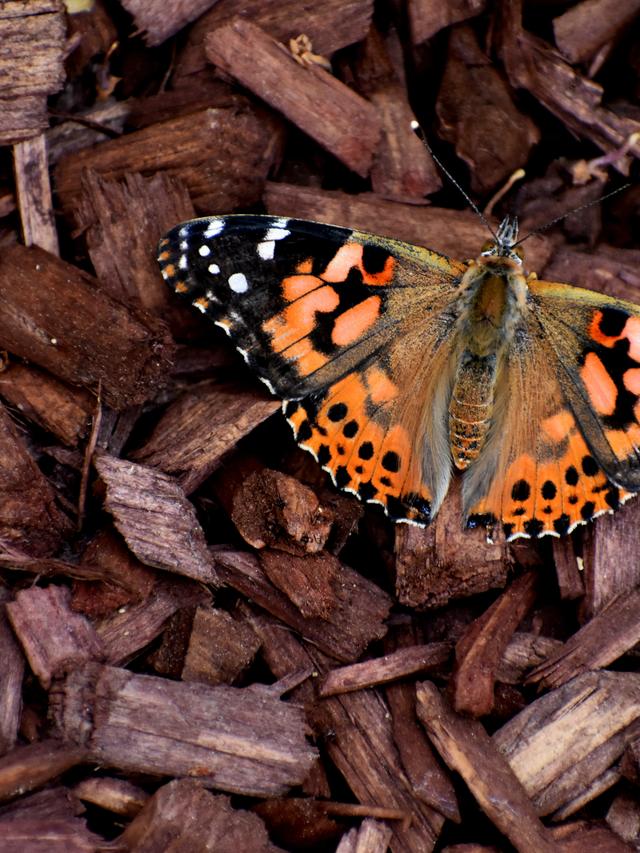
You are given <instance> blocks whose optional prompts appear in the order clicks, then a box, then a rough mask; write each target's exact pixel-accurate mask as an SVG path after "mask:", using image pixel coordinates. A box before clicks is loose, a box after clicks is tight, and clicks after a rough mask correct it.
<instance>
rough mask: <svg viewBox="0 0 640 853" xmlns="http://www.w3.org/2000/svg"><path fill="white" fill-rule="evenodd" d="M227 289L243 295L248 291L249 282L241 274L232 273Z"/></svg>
mask: <svg viewBox="0 0 640 853" xmlns="http://www.w3.org/2000/svg"><path fill="white" fill-rule="evenodd" d="M228 281H229V287H230V288H231V290H233V292H234V293H245V292H246V291H247V290H248V289H249V282H248V281H247V277H246V275H245V274H244V273H243V272H234V273H233V275H230V276H229V279H228Z"/></svg>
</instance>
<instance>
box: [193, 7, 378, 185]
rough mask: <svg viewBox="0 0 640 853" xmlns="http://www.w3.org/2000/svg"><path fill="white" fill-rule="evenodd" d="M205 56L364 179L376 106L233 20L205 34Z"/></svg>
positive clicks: (375, 132)
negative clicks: (301, 63) (300, 62)
mask: <svg viewBox="0 0 640 853" xmlns="http://www.w3.org/2000/svg"><path fill="white" fill-rule="evenodd" d="M205 50H206V54H207V57H208V58H209V60H210V61H211V62H213V63H214V65H216V66H217V67H218V68H220V69H221V70H222V71H225V72H226V73H228V74H231V75H232V76H233V77H234V78H235V79H236V80H238V81H239V82H240V83H242V85H243V86H246V88H248V89H250V90H251V91H252V92H253V93H254V94H256V95H258V97H260V98H262V99H263V100H264V101H266V102H267V103H268V104H270V105H271V106H272V107H274V108H275V109H276V110H278V111H279V112H281V113H283V114H284V115H285V116H286V117H287V118H288V119H289V120H290V121H291V122H292V123H293V124H295V125H296V126H297V127H299V128H300V129H301V130H303V131H304V132H305V133H307V134H309V136H311V137H312V138H313V139H315V141H316V142H318V143H319V144H320V145H322V147H323V148H326V149H327V150H328V151H330V152H331V153H332V154H333V155H334V156H335V157H337V158H338V160H340V161H341V162H343V163H344V164H345V165H346V166H348V167H349V169H352V170H353V171H354V172H356V173H357V174H358V175H361V176H362V177H365V176H366V175H367V174H368V173H369V170H370V168H371V163H372V160H373V155H374V152H375V149H376V145H377V144H378V140H379V138H380V133H381V124H380V118H379V116H378V113H377V110H376V108H375V107H374V106H373V105H372V104H370V103H368V101H366V100H365V99H364V98H361V97H360V96H359V95H357V94H356V93H355V92H354V91H353V90H352V89H349V88H348V87H347V86H345V85H344V84H343V83H341V82H340V81H339V80H336V78H335V77H332V76H331V74H330V73H329V72H328V71H325V70H324V69H323V68H320V67H319V66H318V65H306V66H302V65H300V64H299V63H297V62H296V61H295V59H294V58H293V56H292V55H291V54H290V53H289V52H288V51H287V49H286V48H285V47H284V46H283V45H282V44H280V43H279V42H277V41H275V40H274V39H272V38H271V37H270V36H269V35H268V34H267V33H266V32H265V31H264V30H262V29H261V28H260V27H258V26H256V25H255V24H253V23H251V22H249V21H246V20H244V19H243V18H239V17H238V18H235V19H233V20H232V21H230V22H229V23H228V24H225V25H223V26H221V27H220V28H219V29H217V30H214V31H213V32H211V33H209V35H208V36H207V38H206V40H205Z"/></svg>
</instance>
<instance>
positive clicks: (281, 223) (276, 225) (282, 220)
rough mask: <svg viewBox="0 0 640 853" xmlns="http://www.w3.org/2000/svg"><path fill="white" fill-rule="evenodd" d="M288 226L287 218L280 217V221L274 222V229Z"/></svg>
mask: <svg viewBox="0 0 640 853" xmlns="http://www.w3.org/2000/svg"><path fill="white" fill-rule="evenodd" d="M288 224H289V220H288V219H287V217H286V216H280V217H278V219H274V220H273V227H274V228H286V227H287V225H288Z"/></svg>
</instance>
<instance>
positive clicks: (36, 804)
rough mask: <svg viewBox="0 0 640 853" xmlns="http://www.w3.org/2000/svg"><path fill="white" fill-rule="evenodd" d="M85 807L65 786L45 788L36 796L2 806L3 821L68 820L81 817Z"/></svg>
mask: <svg viewBox="0 0 640 853" xmlns="http://www.w3.org/2000/svg"><path fill="white" fill-rule="evenodd" d="M83 812H84V807H83V805H82V803H81V802H80V800H79V799H78V798H77V797H76V796H75V795H74V794H73V793H72V792H71V791H70V789H69V788H66V787H64V786H63V785H56V786H55V787H50V788H44V789H43V790H42V791H36V792H35V793H34V794H28V795H27V796H22V797H18V798H17V799H15V800H13V801H12V802H9V803H7V804H6V805H4V806H0V817H1V818H2V820H3V821H4V820H6V819H9V820H13V819H14V818H15V819H17V820H22V819H24V818H27V819H31V818H38V819H45V818H46V819H52V818H58V819H61V820H66V819H67V818H69V817H74V816H77V815H81V814H83Z"/></svg>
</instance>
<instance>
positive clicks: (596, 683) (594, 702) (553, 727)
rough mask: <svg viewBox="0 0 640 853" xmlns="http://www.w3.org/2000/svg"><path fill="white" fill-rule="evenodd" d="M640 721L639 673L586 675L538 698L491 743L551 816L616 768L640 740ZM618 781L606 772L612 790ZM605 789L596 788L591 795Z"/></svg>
mask: <svg viewBox="0 0 640 853" xmlns="http://www.w3.org/2000/svg"><path fill="white" fill-rule="evenodd" d="M639 717H640V676H639V675H637V674H636V673H629V672H587V673H584V674H583V675H579V676H578V677H577V678H574V679H572V680H571V681H570V682H569V683H568V684H565V685H563V686H562V687H560V688H558V689H556V690H553V691H552V692H551V693H548V694H546V695H545V696H542V697H541V698H540V699H536V700H535V701H534V702H532V703H531V704H530V705H528V706H527V707H526V708H525V709H524V710H523V711H521V712H520V713H519V714H518V715H517V716H516V717H514V718H513V719H511V720H509V722H508V723H506V724H505V725H504V726H503V727H502V728H501V729H499V730H498V731H497V732H496V733H495V734H494V735H493V740H494V742H495V744H496V746H497V748H498V749H499V750H500V752H501V753H502V754H503V755H504V757H505V758H506V760H507V761H508V762H509V764H510V765H511V768H512V769H513V772H514V773H515V774H516V776H517V777H518V779H519V780H520V782H521V784H522V785H523V786H524V788H525V789H526V791H527V793H528V795H529V796H530V797H531V799H532V800H533V803H534V805H535V807H536V810H537V812H538V814H540V815H547V814H552V813H553V812H556V811H557V810H559V809H561V808H563V807H564V806H565V805H566V804H567V803H569V802H573V801H574V800H576V798H577V797H578V795H579V794H582V793H583V792H584V791H586V790H587V789H589V788H590V787H591V785H592V783H593V782H594V781H595V780H598V779H599V778H600V777H602V776H604V774H605V773H606V772H607V771H609V770H610V769H614V766H615V765H616V762H617V761H618V759H619V758H620V756H621V755H622V753H623V751H624V748H625V746H626V745H627V744H628V743H631V742H632V741H633V740H634V739H635V738H637V736H638V732H639V731H640V721H639V719H638V718H639ZM619 777H620V771H619V770H615V772H614V773H611V774H608V784H609V786H610V785H613V784H614V782H616V781H617V779H618V778H619ZM602 790H603V788H602V786H596V788H595V789H594V791H593V796H598V795H599V794H600V793H602ZM588 799H591V797H589V798H588ZM586 801H587V800H583V804H584V802H586Z"/></svg>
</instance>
